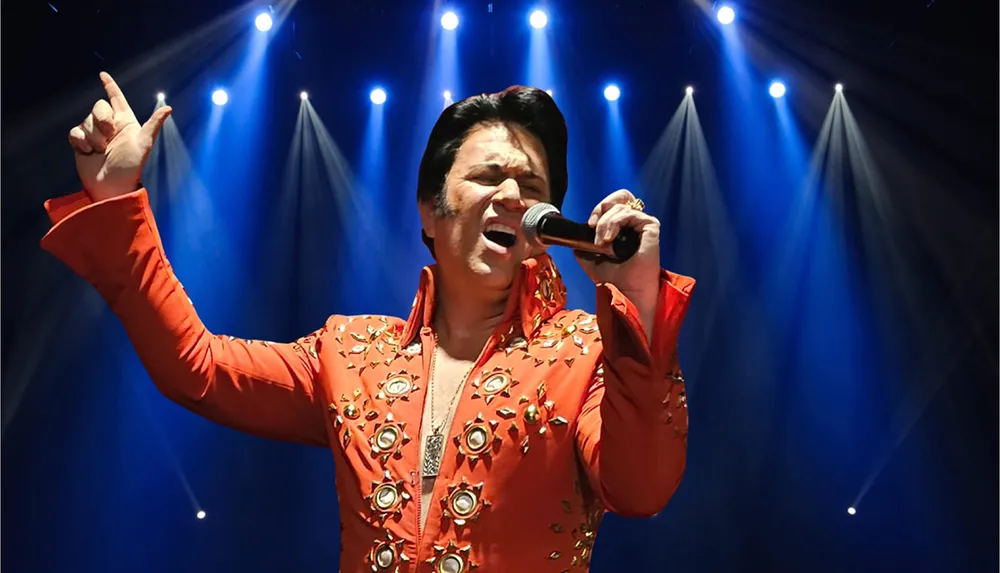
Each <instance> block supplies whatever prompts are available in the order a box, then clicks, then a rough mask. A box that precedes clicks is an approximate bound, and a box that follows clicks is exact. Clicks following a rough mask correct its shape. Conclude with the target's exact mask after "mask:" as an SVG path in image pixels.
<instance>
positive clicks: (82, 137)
mask: <svg viewBox="0 0 1000 573" xmlns="http://www.w3.org/2000/svg"><path fill="white" fill-rule="evenodd" d="M101 82H102V83H103V84H104V91H105V92H107V94H108V99H107V100H103V99H102V100H98V101H97V103H95V104H94V107H93V109H92V110H91V111H90V115H88V116H87V117H86V119H84V120H83V121H82V122H81V123H80V125H78V126H76V127H74V128H73V129H71V130H69V144H70V146H72V147H73V151H74V152H75V156H76V171H77V173H78V174H79V175H80V181H81V182H83V188H84V189H86V190H87V192H88V193H89V194H90V197H91V199H93V200H94V201H100V200H102V199H109V198H111V197H117V196H118V195H123V194H125V193H131V192H132V191H135V190H136V189H138V188H139V187H140V186H141V183H140V179H141V178H142V167H143V165H144V164H145V163H146V158H147V157H149V152H150V150H151V149H152V148H153V142H154V141H155V140H156V136H157V134H159V133H160V128H161V127H163V122H164V121H166V119H167V116H169V115H170V111H171V109H170V107H169V106H163V107H160V108H158V109H157V110H156V111H154V112H153V115H152V116H151V117H150V118H149V120H148V121H146V123H144V124H142V125H139V121H138V120H137V119H136V118H135V114H134V113H132V108H131V107H129V105H128V102H127V101H125V95H124V94H122V90H121V88H119V87H118V84H116V83H115V80H113V79H112V78H111V76H110V75H109V74H108V73H106V72H101ZM109 102H110V103H109Z"/></svg>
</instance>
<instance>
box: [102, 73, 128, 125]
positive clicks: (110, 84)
mask: <svg viewBox="0 0 1000 573" xmlns="http://www.w3.org/2000/svg"><path fill="white" fill-rule="evenodd" d="M101 83H103V84H104V91H105V92H107V94H108V101H110V102H111V109H113V110H115V113H116V114H119V113H127V114H130V115H132V108H130V107H129V105H128V101H126V100H125V94H123V93H122V89H121V88H120V87H118V84H116V83H115V80H114V79H113V78H112V77H111V74H109V73H108V72H101Z"/></svg>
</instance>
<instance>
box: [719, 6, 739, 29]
mask: <svg viewBox="0 0 1000 573" xmlns="http://www.w3.org/2000/svg"><path fill="white" fill-rule="evenodd" d="M715 17H716V18H718V20H719V23H720V24H732V23H733V20H735V19H736V10H733V7H732V6H727V5H725V4H723V5H722V6H719V9H718V10H717V11H716V12H715Z"/></svg>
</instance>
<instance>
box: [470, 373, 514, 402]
mask: <svg viewBox="0 0 1000 573" xmlns="http://www.w3.org/2000/svg"><path fill="white" fill-rule="evenodd" d="M511 372H512V370H511V369H510V368H501V367H499V366H496V367H494V368H493V370H483V372H482V376H480V377H478V378H477V379H476V380H474V381H473V382H472V385H473V387H475V391H474V392H473V393H472V397H473V399H479V398H482V399H483V400H484V401H485V402H486V404H487V405H489V404H490V402H492V401H493V400H494V399H496V397H497V396H503V397H505V398H509V397H510V389H511V388H513V387H514V386H517V385H518V381H517V380H515V379H514V377H513V375H512V374H511Z"/></svg>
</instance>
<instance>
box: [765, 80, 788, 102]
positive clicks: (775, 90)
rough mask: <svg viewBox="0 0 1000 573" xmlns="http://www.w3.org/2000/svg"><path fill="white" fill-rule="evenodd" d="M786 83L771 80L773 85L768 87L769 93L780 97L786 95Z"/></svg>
mask: <svg viewBox="0 0 1000 573" xmlns="http://www.w3.org/2000/svg"><path fill="white" fill-rule="evenodd" d="M785 91H787V90H786V89H785V84H783V83H781V82H779V81H773V82H771V86H770V87H768V88H767V93H769V94H771V97H773V98H774V99H778V98H780V97H784V96H785Z"/></svg>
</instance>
